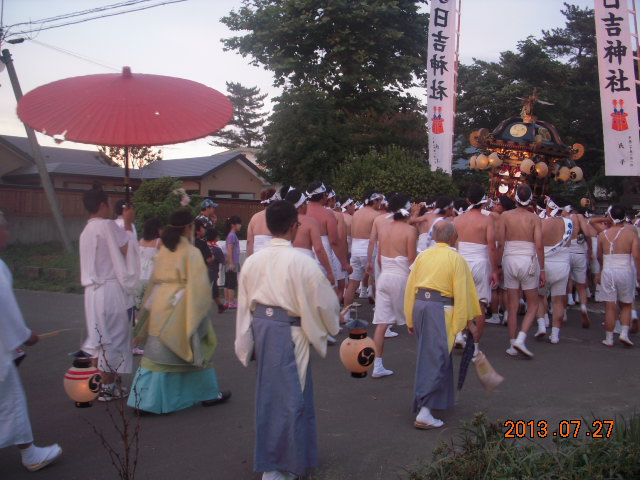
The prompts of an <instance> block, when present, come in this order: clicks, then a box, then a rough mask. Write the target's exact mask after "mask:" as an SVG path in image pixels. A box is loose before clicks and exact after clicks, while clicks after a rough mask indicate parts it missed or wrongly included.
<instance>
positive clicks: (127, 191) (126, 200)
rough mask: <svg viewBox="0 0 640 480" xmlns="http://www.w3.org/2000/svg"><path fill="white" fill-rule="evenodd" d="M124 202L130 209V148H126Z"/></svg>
mask: <svg viewBox="0 0 640 480" xmlns="http://www.w3.org/2000/svg"><path fill="white" fill-rule="evenodd" d="M124 201H125V204H126V205H127V208H129V206H130V205H129V147H124Z"/></svg>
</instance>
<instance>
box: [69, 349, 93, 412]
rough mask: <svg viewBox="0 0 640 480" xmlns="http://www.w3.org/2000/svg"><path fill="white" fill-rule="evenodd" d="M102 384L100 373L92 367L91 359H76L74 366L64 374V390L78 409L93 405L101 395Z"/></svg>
mask: <svg viewBox="0 0 640 480" xmlns="http://www.w3.org/2000/svg"><path fill="white" fill-rule="evenodd" d="M101 382H102V377H101V376H100V371H99V370H98V369H97V368H96V367H94V366H93V365H91V358H90V357H76V359H75V360H74V361H73V366H72V367H71V368H70V369H69V370H67V372H66V373H65V374H64V390H65V392H67V395H69V398H71V400H73V401H74V402H76V407H78V408H85V407H90V406H91V405H92V403H91V402H92V401H93V400H95V399H96V397H97V396H98V393H100V384H101Z"/></svg>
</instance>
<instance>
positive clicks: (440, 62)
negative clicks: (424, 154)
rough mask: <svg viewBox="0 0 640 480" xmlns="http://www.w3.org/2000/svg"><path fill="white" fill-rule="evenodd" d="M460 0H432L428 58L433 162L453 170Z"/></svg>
mask: <svg viewBox="0 0 640 480" xmlns="http://www.w3.org/2000/svg"><path fill="white" fill-rule="evenodd" d="M457 3H458V0H431V18H430V19H429V45H428V49H427V52H428V59H427V95H428V97H427V108H428V116H429V164H430V166H431V169H432V170H435V169H436V168H441V169H443V170H444V171H445V172H449V173H451V160H452V157H453V127H454V124H455V122H454V120H455V95H456V91H455V89H456V87H455V74H456V42H457V39H458V35H457V34H458V12H457Z"/></svg>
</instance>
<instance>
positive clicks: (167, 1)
mask: <svg viewBox="0 0 640 480" xmlns="http://www.w3.org/2000/svg"><path fill="white" fill-rule="evenodd" d="M142 1H148V0H137V1H136V3H141V2H142ZM186 1H187V0H165V1H164V2H161V3H157V4H155V5H146V6H143V7H138V8H132V9H129V10H125V11H122V12H114V13H109V14H104V15H98V16H95V17H90V18H84V19H80V20H75V21H71V22H66V23H61V24H57V25H50V26H39V27H34V28H31V29H25V30H21V31H17V32H14V33H12V36H14V35H28V34H30V33H34V32H41V31H44V30H51V29H53V28H60V27H66V26H67V25H75V24H78V23H84V22H88V21H90V20H97V19H100V18H106V17H114V16H117V15H122V14H125V13H130V12H138V11H141V10H148V9H150V8H154V7H161V6H163V5H169V4H172V3H181V2H186ZM33 23H36V22H26V23H24V22H23V23H20V24H16V25H25V24H28V25H32V24H33ZM14 26H15V25H10V26H9V27H8V28H11V27H14ZM7 36H8V35H5V38H6V37H7Z"/></svg>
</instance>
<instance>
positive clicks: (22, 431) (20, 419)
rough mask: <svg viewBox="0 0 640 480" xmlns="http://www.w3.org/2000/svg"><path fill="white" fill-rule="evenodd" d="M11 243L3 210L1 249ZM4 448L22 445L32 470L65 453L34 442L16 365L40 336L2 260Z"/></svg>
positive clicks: (0, 438) (0, 434)
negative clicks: (19, 355) (26, 318)
mask: <svg viewBox="0 0 640 480" xmlns="http://www.w3.org/2000/svg"><path fill="white" fill-rule="evenodd" d="M6 242H7V231H6V227H5V220H4V216H3V214H2V212H0V249H2V248H4V247H5V245H6ZM0 309H1V310H2V315H0V448H5V447H10V446H13V445H16V446H17V447H19V448H20V453H21V456H22V464H23V465H24V466H25V468H26V469H27V470H29V471H31V472H35V471H36V470H40V469H41V468H44V467H46V466H47V465H49V464H50V463H51V462H53V461H54V460H55V459H56V458H58V457H59V456H60V455H61V454H62V449H61V448H60V447H59V446H58V445H57V444H55V443H54V444H53V445H49V446H48V447H36V446H35V445H34V444H33V433H32V432H31V422H30V421H29V412H28V411H27V399H26V397H25V394H24V390H23V389H22V384H21V383H20V376H19V375H18V369H17V368H16V365H15V364H14V359H15V358H16V357H17V353H16V350H17V349H18V348H19V347H21V346H22V345H23V344H25V345H29V346H30V345H34V344H35V343H36V342H37V341H38V336H37V335H36V334H34V333H33V332H31V330H29V328H28V327H27V326H26V325H25V323H24V318H23V317H22V313H21V312H20V308H19V307H18V302H17V301H16V297H15V295H14V294H13V278H12V277H11V272H10V271H9V268H8V267H7V265H6V264H5V263H4V262H3V261H2V260H0Z"/></svg>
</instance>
